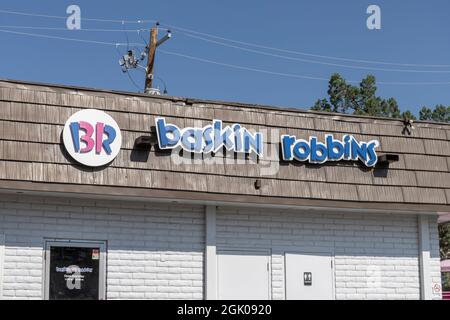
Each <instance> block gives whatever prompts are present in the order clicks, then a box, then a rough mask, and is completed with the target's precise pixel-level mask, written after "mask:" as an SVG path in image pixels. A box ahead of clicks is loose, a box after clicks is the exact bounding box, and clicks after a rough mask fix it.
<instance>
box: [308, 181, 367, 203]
mask: <svg viewBox="0 0 450 320" xmlns="http://www.w3.org/2000/svg"><path fill="white" fill-rule="evenodd" d="M310 186H311V198H315V199H329V200H348V201H358V200H359V199H358V192H357V190H356V186H355V185H350V184H337V183H322V182H310Z"/></svg>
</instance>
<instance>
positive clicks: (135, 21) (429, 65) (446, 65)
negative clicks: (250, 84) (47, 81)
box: [0, 10, 450, 72]
mask: <svg viewBox="0 0 450 320" xmlns="http://www.w3.org/2000/svg"><path fill="white" fill-rule="evenodd" d="M0 13H5V14H14V15H23V16H32V17H43V18H56V19H67V16H54V15H45V14H35V13H27V12H19V11H9V10H0ZM83 20H86V21H97V22H112V23H138V24H139V23H149V22H150V23H154V22H157V21H156V20H154V19H144V20H124V19H100V18H83ZM161 25H164V26H166V27H168V28H169V29H172V30H179V31H184V32H188V33H191V34H197V35H203V36H206V37H210V38H213V39H218V40H222V41H227V42H232V43H236V44H241V45H246V46H249V47H254V48H259V49H266V50H273V51H278V52H283V53H290V54H296V55H303V56H310V57H316V58H322V59H330V60H338V61H347V62H354V63H366V64H379V65H392V66H402V67H429V68H450V65H449V64H417V63H398V62H386V61H379V60H363V59H354V58H344V57H336V56H328V55H320V54H313V53H308V52H302V51H294V50H288V49H280V48H276V47H271V46H266V45H261V44H255V43H251V42H246V41H239V40H235V39H230V38H225V37H220V36H217V35H213V34H210V33H204V32H199V31H195V30H191V29H187V28H183V27H178V26H174V25H170V24H161ZM380 71H382V70H380ZM445 72H447V71H445Z"/></svg>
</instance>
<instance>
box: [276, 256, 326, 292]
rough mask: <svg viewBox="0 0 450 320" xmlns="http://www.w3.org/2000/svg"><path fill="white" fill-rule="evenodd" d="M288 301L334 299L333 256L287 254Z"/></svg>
mask: <svg viewBox="0 0 450 320" xmlns="http://www.w3.org/2000/svg"><path fill="white" fill-rule="evenodd" d="M285 264H286V266H285V268H286V299H288V300H332V299H334V293H333V288H334V284H333V282H334V280H333V279H334V276H333V257H332V255H331V254H325V253H315V254H297V253H286V254H285Z"/></svg>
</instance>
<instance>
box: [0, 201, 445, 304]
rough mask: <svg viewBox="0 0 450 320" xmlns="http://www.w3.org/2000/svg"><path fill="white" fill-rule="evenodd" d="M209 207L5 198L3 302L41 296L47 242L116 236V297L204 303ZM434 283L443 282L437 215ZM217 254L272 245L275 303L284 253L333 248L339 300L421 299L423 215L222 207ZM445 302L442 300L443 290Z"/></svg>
mask: <svg viewBox="0 0 450 320" xmlns="http://www.w3.org/2000/svg"><path fill="white" fill-rule="evenodd" d="M204 223H205V221H204V208H203V207H201V206H188V205H169V204H144V203H130V202H109V201H94V200H76V199H59V198H41V197H19V196H4V195H0V234H4V235H5V252H4V277H3V297H4V298H6V299H14V298H21V299H41V298H42V285H43V279H42V270H43V246H44V238H72V239H85V240H107V246H108V248H107V250H108V256H107V257H108V260H107V298H108V299H134V298H139V299H167V298H171V299H177V298H183V299H202V298H203V286H204V274H203V270H204V268H203V263H204V259H203V257H204V254H203V252H204V238H205V225H204ZM430 243H431V260H432V262H431V268H430V269H431V276H432V282H433V283H432V284H430V285H434V284H436V283H440V269H439V252H438V248H439V242H438V235H437V224H436V218H435V217H430ZM217 247H218V248H217V249H218V251H220V250H222V249H230V248H232V249H236V248H243V249H255V248H260V249H270V250H271V252H272V257H271V258H272V259H271V261H272V266H271V272H272V275H271V276H272V297H273V298H274V299H283V298H284V294H285V293H284V292H285V283H284V253H285V252H286V251H294V252H302V251H303V252H333V253H334V254H335V286H336V290H335V294H336V298H337V299H418V298H419V297H420V288H419V262H418V226H417V217H416V216H413V215H411V216H406V215H388V214H384V215H380V214H379V215H374V214H340V213H320V212H315V213H303V212H299V211H289V210H257V209H249V208H242V209H236V208H219V209H218V211H217ZM434 297H435V298H439V297H440V294H436V295H435V296H434Z"/></svg>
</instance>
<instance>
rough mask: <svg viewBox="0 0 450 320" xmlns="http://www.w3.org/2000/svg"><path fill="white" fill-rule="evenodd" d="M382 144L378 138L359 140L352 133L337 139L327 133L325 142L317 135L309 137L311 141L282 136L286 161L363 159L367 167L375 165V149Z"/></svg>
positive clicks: (317, 161) (311, 161)
mask: <svg viewBox="0 0 450 320" xmlns="http://www.w3.org/2000/svg"><path fill="white" fill-rule="evenodd" d="M379 145H380V143H379V142H378V140H371V141H369V142H358V140H356V138H355V137H353V136H352V135H344V136H343V138H342V140H336V139H334V138H333V135H332V134H327V135H325V143H322V142H319V141H318V139H317V137H314V136H311V137H309V141H307V140H304V139H297V138H296V137H295V136H290V135H282V136H281V154H282V158H283V160H285V161H292V160H294V159H295V160H298V161H308V162H310V163H319V164H320V163H324V162H327V161H341V160H347V161H350V160H351V161H357V160H361V161H362V162H363V163H364V164H365V165H366V166H367V167H373V166H375V164H376V163H377V160H378V157H377V153H376V152H375V149H376V148H377V147H378V146H379Z"/></svg>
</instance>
